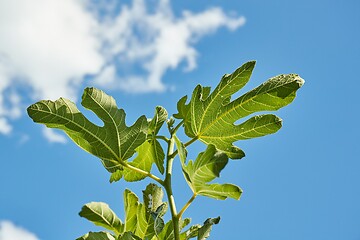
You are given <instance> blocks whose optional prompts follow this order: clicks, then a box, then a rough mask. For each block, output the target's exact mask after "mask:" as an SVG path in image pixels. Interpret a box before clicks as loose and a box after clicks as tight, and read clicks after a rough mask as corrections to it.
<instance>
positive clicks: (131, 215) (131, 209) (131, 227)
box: [124, 189, 140, 232]
mask: <svg viewBox="0 0 360 240" xmlns="http://www.w3.org/2000/svg"><path fill="white" fill-rule="evenodd" d="M139 205H140V203H139V198H138V197H137V196H136V195H135V193H133V192H131V191H130V190H129V189H125V191H124V208H125V223H124V225H125V226H124V229H125V231H126V232H127V231H130V232H135V230H136V225H137V211H138V207H139Z"/></svg>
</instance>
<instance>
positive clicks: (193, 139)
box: [171, 137, 199, 158]
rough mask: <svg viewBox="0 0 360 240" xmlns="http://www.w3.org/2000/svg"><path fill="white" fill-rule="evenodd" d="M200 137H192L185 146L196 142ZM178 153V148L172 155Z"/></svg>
mask: <svg viewBox="0 0 360 240" xmlns="http://www.w3.org/2000/svg"><path fill="white" fill-rule="evenodd" d="M198 139H199V138H198V137H194V138H192V139H190V140H189V141H188V142H186V143H184V147H187V146H189V145H190V144H192V143H193V142H195V141H196V140H198ZM177 154H178V150H177V149H176V150H175V152H173V153H172V154H171V157H172V158H174V157H175V156H176V155H177Z"/></svg>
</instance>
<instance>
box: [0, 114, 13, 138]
mask: <svg viewBox="0 0 360 240" xmlns="http://www.w3.org/2000/svg"><path fill="white" fill-rule="evenodd" d="M11 130H12V127H11V125H10V124H9V122H8V120H7V119H6V118H4V117H0V133H2V134H9V133H10V132H11Z"/></svg>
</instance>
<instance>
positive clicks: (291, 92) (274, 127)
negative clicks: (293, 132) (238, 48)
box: [174, 61, 304, 159]
mask: <svg viewBox="0 0 360 240" xmlns="http://www.w3.org/2000/svg"><path fill="white" fill-rule="evenodd" d="M254 66H255V62H254V61H251V62H247V63H245V64H244V65H242V66H241V67H240V68H238V69H237V70H236V71H235V72H233V73H232V74H226V75H224V76H223V77H222V79H221V81H220V83H219V85H218V86H217V87H216V88H215V89H214V91H213V92H211V93H210V88H208V87H202V86H201V85H198V86H197V87H196V88H195V90H194V91H193V94H192V97H191V99H190V102H189V103H188V104H186V98H187V97H183V98H181V99H180V101H179V102H178V113H177V114H175V115H174V116H175V117H177V118H180V119H184V122H185V123H184V126H185V133H186V134H187V135H188V136H189V137H191V138H195V139H199V140H200V141H202V142H204V143H205V144H208V145H209V144H213V145H215V146H216V148H217V149H218V150H221V151H222V152H225V153H226V154H227V155H228V156H229V157H230V158H232V159H239V158H242V157H244V156H245V154H244V152H243V151H242V150H241V149H240V148H238V147H236V146H234V145H233V143H234V142H235V141H238V140H243V139H249V138H254V137H261V136H265V135H268V134H272V133H275V132H276V131H278V130H279V129H280V128H281V119H280V118H278V117H276V116H274V115H260V116H255V117H253V118H251V119H249V120H247V121H245V122H243V123H241V124H237V125H235V122H237V121H238V120H239V119H241V118H244V117H246V116H248V115H250V114H253V113H256V112H261V111H275V110H278V109H279V108H281V107H284V106H286V105H288V104H289V103H291V102H292V101H293V99H294V98H295V93H296V91H297V90H298V89H299V88H300V87H301V86H302V85H303V83H304V80H303V79H301V78H300V77H299V76H298V75H296V74H288V75H279V76H276V77H273V78H271V79H269V80H268V81H266V82H264V83H263V84H261V85H260V86H258V87H257V88H255V89H253V90H251V91H249V92H247V93H245V94H244V95H242V96H240V97H238V98H237V99H235V100H233V101H231V96H232V95H233V94H234V93H236V92H238V91H239V90H240V89H241V88H242V87H243V86H245V84H246V83H247V82H248V81H249V79H250V76H251V73H252V71H253V69H254Z"/></svg>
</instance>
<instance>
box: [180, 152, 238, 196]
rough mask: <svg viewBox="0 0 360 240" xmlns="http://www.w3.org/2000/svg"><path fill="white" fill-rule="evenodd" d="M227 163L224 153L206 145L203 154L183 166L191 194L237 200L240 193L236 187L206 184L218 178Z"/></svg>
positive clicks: (226, 184)
mask: <svg viewBox="0 0 360 240" xmlns="http://www.w3.org/2000/svg"><path fill="white" fill-rule="evenodd" d="M182 161H184V160H182ZM227 162H228V157H227V155H226V154H225V153H223V152H220V151H217V150H216V148H215V147H214V145H208V147H207V149H206V150H205V152H202V153H200V154H199V155H198V157H197V158H196V160H195V161H194V162H193V161H191V160H190V161H189V162H188V164H187V165H185V164H184V165H183V172H184V175H185V178H188V179H187V182H188V184H189V186H190V188H191V190H192V191H193V193H194V194H196V195H203V196H207V197H211V198H215V199H220V200H224V199H226V198H228V197H230V198H234V199H239V198H240V195H241V193H242V191H241V189H240V188H239V187H238V186H236V185H233V184H228V183H225V184H218V183H211V184H209V183H208V182H211V181H212V180H214V179H215V178H216V177H219V176H220V172H221V170H222V169H223V168H224V167H225V166H226V164H227Z"/></svg>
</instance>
